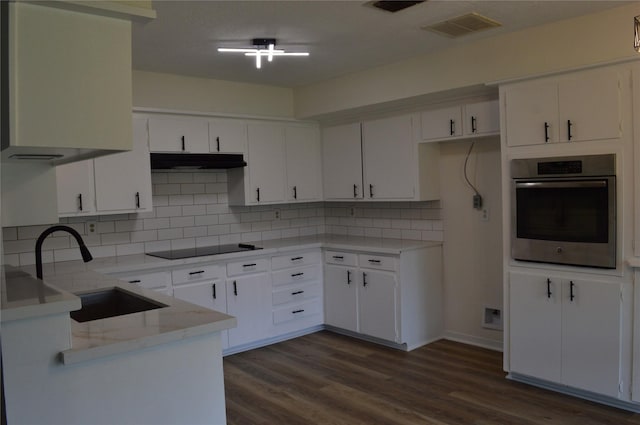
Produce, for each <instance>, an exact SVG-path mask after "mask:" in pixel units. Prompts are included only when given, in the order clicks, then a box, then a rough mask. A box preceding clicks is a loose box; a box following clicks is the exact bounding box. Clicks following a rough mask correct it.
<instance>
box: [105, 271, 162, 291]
mask: <svg viewBox="0 0 640 425" xmlns="http://www.w3.org/2000/svg"><path fill="white" fill-rule="evenodd" d="M116 277H117V278H118V279H120V280H122V281H124V282H127V283H133V284H134V285H138V286H140V287H142V288H147V289H157V288H166V287H168V286H170V285H171V273H169V272H168V271H164V272H152V273H140V274H138V273H136V274H126V275H119V276H118V275H116Z"/></svg>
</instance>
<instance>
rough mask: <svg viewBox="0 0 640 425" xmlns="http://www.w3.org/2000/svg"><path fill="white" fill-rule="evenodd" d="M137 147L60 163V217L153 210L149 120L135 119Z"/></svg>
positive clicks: (58, 186) (57, 176)
mask: <svg viewBox="0 0 640 425" xmlns="http://www.w3.org/2000/svg"><path fill="white" fill-rule="evenodd" d="M133 140H134V147H133V150H131V151H128V152H121V153H115V154H111V155H105V156H102V157H99V158H95V159H90V160H85V161H78V162H72V163H69V164H63V165H59V166H57V167H56V180H57V197H58V215H59V216H60V217H71V216H83V215H96V214H119V213H131V212H145V211H151V209H152V204H151V201H152V199H151V196H152V195H151V170H150V163H149V148H148V146H147V120H146V119H145V118H142V117H134V119H133Z"/></svg>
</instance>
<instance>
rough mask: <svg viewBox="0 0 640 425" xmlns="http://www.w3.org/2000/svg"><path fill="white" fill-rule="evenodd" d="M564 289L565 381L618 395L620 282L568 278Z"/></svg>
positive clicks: (563, 365) (597, 391) (563, 381)
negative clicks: (610, 282)
mask: <svg viewBox="0 0 640 425" xmlns="http://www.w3.org/2000/svg"><path fill="white" fill-rule="evenodd" d="M562 292H563V294H562V295H563V304H562V383H563V384H566V385H570V386H572V387H577V388H581V389H584V390H588V391H593V392H596V393H599V394H606V395H608V396H611V397H617V396H618V383H619V381H620V344H621V340H620V332H621V331H620V314H621V301H620V285H618V284H609V283H603V282H596V281H587V280H567V281H565V282H564V284H563V291H562Z"/></svg>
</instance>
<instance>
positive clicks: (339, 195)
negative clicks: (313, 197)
mask: <svg viewBox="0 0 640 425" xmlns="http://www.w3.org/2000/svg"><path fill="white" fill-rule="evenodd" d="M322 175H323V181H324V198H325V199H326V200H344V199H362V197H363V193H364V192H363V189H362V139H361V134H360V123H353V124H346V125H340V126H335V127H326V128H324V129H323V130H322Z"/></svg>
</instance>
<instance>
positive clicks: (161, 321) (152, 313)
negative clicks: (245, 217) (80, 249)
mask: <svg viewBox="0 0 640 425" xmlns="http://www.w3.org/2000/svg"><path fill="white" fill-rule="evenodd" d="M60 269H62V270H64V269H65V268H64V267H62V268H59V270H58V272H57V273H54V274H52V273H51V270H49V274H47V272H46V271H45V273H44V282H43V281H40V280H39V279H35V278H34V277H33V276H30V275H29V274H27V273H26V272H24V271H21V270H19V269H15V268H13V267H11V266H4V267H3V270H2V275H3V278H2V289H3V290H2V305H1V307H2V321H3V322H8V321H10V320H20V319H29V318H34V317H38V316H44V315H48V314H55V313H64V312H66V311H75V310H78V309H80V307H81V302H80V298H78V297H77V296H76V295H74V294H81V293H87V292H92V291H95V290H98V289H110V288H121V289H123V290H124V291H126V292H130V293H133V294H136V295H139V296H141V297H143V298H146V299H149V300H151V301H154V302H156V303H160V304H163V305H165V306H166V307H162V308H157V309H154V310H148V311H144V312H140V313H133V314H127V315H123V316H116V317H110V318H106V319H99V320H91V321H88V322H83V323H80V322H77V321H75V320H72V319H71V318H70V319H69V320H71V349H69V350H65V351H63V352H62V353H60V358H61V361H62V362H63V363H64V364H73V363H78V362H83V361H88V360H92V359H96V358H100V357H105V356H110V355H115V354H120V353H125V352H129V351H133V350H140V349H144V348H147V347H152V346H156V345H159V344H164V343H168V342H173V341H179V340H182V339H185V338H189V337H193V336H197V335H203V334H207V333H212V332H218V331H222V330H224V329H229V328H232V327H235V326H236V319H235V318H234V317H232V316H229V315H226V314H223V313H220V312H217V311H213V310H209V309H207V308H204V307H199V306H197V305H195V304H191V303H188V302H185V301H181V300H179V299H176V298H173V297H170V296H166V295H163V294H161V293H158V292H155V291H151V290H148V289H143V288H140V287H138V286H136V285H132V284H128V283H125V282H122V281H120V280H118V279H116V278H114V277H110V276H106V275H104V274H101V273H97V272H95V271H92V270H82V271H67V272H64V271H60ZM24 285H26V286H27V288H26V289H25V290H23V289H19V290H16V289H15V288H16V287H20V286H24ZM18 294H19V296H18Z"/></svg>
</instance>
